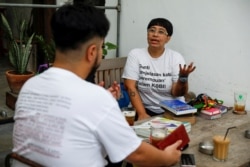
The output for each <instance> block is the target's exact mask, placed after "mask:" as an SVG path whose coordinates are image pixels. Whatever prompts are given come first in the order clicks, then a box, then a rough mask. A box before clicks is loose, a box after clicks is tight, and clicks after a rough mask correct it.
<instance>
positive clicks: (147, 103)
mask: <svg viewBox="0 0 250 167" xmlns="http://www.w3.org/2000/svg"><path fill="white" fill-rule="evenodd" d="M179 64H181V65H184V64H185V61H184V58H183V56H182V55H181V54H180V53H178V52H176V51H173V50H171V49H168V48H166V49H165V51H164V53H163V54H162V55H161V56H160V57H158V58H152V57H151V56H150V55H149V53H148V50H147V49H146V48H140V49H138V48H137V49H133V50H132V51H131V52H130V53H129V55H128V58H127V62H126V65H125V68H124V73H123V75H122V78H127V79H131V80H136V81H137V86H138V90H139V93H140V96H141V98H142V102H143V105H144V107H145V108H148V109H149V110H151V111H153V112H155V113H162V112H164V110H163V109H161V108H160V107H159V102H160V101H162V100H166V99H173V96H172V95H171V88H172V84H173V83H174V82H177V80H178V76H179ZM176 98H178V99H181V100H183V99H184V98H183V97H176Z"/></svg>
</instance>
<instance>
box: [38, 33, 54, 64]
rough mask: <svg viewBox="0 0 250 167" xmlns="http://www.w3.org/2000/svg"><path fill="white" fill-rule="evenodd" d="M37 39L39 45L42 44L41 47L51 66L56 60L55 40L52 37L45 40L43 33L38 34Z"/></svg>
mask: <svg viewBox="0 0 250 167" xmlns="http://www.w3.org/2000/svg"><path fill="white" fill-rule="evenodd" d="M35 39H36V41H37V43H38V45H40V47H41V49H42V50H43V53H44V56H45V58H46V61H47V63H48V64H49V66H51V64H52V63H53V62H54V60H55V52H56V49H55V48H56V47H55V42H54V40H53V39H50V41H49V42H47V41H45V39H44V37H43V36H42V35H36V36H35Z"/></svg>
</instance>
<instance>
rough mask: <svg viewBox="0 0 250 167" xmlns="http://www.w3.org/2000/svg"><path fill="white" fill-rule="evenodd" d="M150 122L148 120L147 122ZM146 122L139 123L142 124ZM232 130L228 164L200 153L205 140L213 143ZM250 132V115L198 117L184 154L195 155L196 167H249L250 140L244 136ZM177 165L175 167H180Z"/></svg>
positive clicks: (230, 112)
mask: <svg viewBox="0 0 250 167" xmlns="http://www.w3.org/2000/svg"><path fill="white" fill-rule="evenodd" d="M145 121H148V120H145ZM142 122H144V121H138V122H136V124H140V123H142ZM232 126H236V127H237V129H231V130H230V131H229V133H228V137H229V138H230V139H231V143H230V146H229V154H228V159H227V161H226V162H217V161H215V160H213V158H212V156H211V155H206V154H203V153H201V152H199V150H198V149H199V143H200V142H202V141H204V140H210V141H212V137H213V136H214V135H218V134H219V135H225V133H226V130H227V128H229V127H232ZM246 130H250V113H248V114H246V115H236V114H234V113H233V112H232V111H228V112H227V113H225V114H223V115H222V117H221V118H219V119H214V120H206V119H203V118H201V117H198V116H197V122H196V123H195V124H194V125H192V129H191V132H189V133H188V135H189V138H190V143H189V147H188V148H187V149H186V150H184V151H183V153H189V154H194V156H195V162H196V167H247V166H246V164H248V163H249V162H250V153H249V152H250V139H248V138H246V137H245V136H244V134H245V131H246ZM179 166H180V165H179V164H176V165H175V167H179Z"/></svg>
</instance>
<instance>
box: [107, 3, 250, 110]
mask: <svg viewBox="0 0 250 167" xmlns="http://www.w3.org/2000/svg"><path fill="white" fill-rule="evenodd" d="M121 4H122V5H121V7H122V8H121V25H120V27H121V30H120V53H119V55H121V56H126V55H127V54H128V53H129V51H130V50H131V49H133V48H136V47H147V41H146V35H147V32H146V27H147V24H148V22H149V21H150V20H151V19H152V18H156V17H164V18H167V19H169V20H170V21H171V22H172V23H173V26H174V33H173V35H172V39H171V40H170V42H169V43H168V44H167V45H166V46H167V47H169V48H172V49H174V50H176V51H178V52H180V53H181V54H182V55H183V56H184V58H185V60H186V63H190V62H194V64H195V66H196V70H195V71H194V72H193V73H192V74H191V75H190V76H189V90H190V91H193V92H194V93H196V94H197V95H198V94H200V93H206V94H208V95H209V96H210V97H212V98H217V99H221V100H223V101H224V104H225V105H227V106H233V102H234V100H233V94H234V91H236V90H243V91H246V92H247V93H248V99H247V107H246V108H247V109H248V110H250V74H249V72H250V65H249V64H250V32H249V31H250V21H249V16H250V1H249V0H237V1H236V0H209V1H200V0H188V1H184V0H174V1H173V0H157V1H152V0H122V3H121ZM111 24H112V22H111Z"/></svg>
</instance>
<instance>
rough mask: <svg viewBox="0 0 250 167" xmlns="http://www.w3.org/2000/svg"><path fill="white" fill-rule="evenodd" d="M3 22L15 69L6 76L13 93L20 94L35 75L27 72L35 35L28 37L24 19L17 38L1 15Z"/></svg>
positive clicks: (10, 56)
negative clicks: (24, 85) (22, 88)
mask: <svg viewBox="0 0 250 167" xmlns="http://www.w3.org/2000/svg"><path fill="white" fill-rule="evenodd" d="M1 20H2V25H3V29H4V30H5V33H6V35H7V39H8V56H9V60H10V63H11V65H12V67H13V69H12V70H8V71H6V73H5V74H6V78H7V81H8V84H9V87H10V89H11V92H12V93H15V94H18V93H19V91H20V89H21V87H22V85H23V84H24V83H25V81H26V80H28V79H29V78H30V77H32V76H33V75H34V74H35V73H34V72H33V71H27V66H28V62H29V58H30V55H31V50H32V40H33V37H34V33H33V34H32V35H30V36H27V22H26V20H25V19H22V20H21V21H20V24H18V26H17V28H18V34H19V37H18V38H16V37H14V35H13V30H12V29H11V27H10V25H9V22H8V21H7V19H6V17H5V16H4V15H3V14H1ZM13 82H14V83H13Z"/></svg>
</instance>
